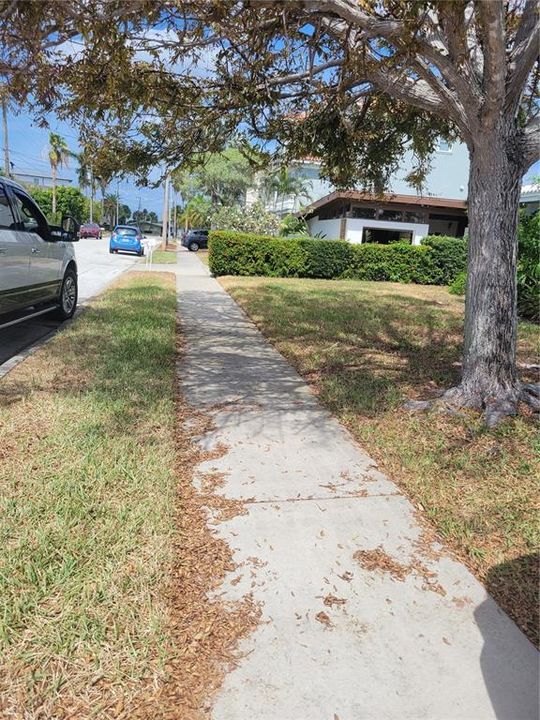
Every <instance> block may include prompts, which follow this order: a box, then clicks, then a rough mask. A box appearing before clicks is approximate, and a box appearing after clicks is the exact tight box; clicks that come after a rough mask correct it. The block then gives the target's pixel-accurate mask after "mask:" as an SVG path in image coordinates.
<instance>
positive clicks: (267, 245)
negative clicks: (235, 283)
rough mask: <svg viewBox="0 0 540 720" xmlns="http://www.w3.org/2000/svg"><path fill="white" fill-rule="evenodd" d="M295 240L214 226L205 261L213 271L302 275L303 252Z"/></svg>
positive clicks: (216, 273) (221, 272) (303, 267)
mask: <svg viewBox="0 0 540 720" xmlns="http://www.w3.org/2000/svg"><path fill="white" fill-rule="evenodd" d="M299 242H300V241H298V240H287V239H284V238H279V237H272V236H269V235H254V234H251V233H240V232H233V231H231V230H213V231H211V232H210V235H209V238H208V249H209V256H208V264H209V267H210V271H211V272H212V273H213V274H214V275H266V276H270V277H304V276H305V266H306V253H305V250H304V249H303V248H302V247H301V246H300V244H299Z"/></svg>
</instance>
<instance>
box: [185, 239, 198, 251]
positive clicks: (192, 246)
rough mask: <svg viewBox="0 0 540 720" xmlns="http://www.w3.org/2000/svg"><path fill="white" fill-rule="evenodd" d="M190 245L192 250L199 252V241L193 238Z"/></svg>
mask: <svg viewBox="0 0 540 720" xmlns="http://www.w3.org/2000/svg"><path fill="white" fill-rule="evenodd" d="M188 247H189V249H190V250H191V252H197V250H198V249H199V243H198V242H197V241H196V240H192V241H191V242H190V243H189V245H188Z"/></svg>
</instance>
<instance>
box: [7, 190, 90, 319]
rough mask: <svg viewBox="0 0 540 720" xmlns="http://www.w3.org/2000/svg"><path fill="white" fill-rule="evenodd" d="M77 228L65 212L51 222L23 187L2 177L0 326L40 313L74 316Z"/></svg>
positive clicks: (66, 317)
mask: <svg viewBox="0 0 540 720" xmlns="http://www.w3.org/2000/svg"><path fill="white" fill-rule="evenodd" d="M77 230H78V225H77V223H76V221H75V220H74V219H73V218H72V217H69V216H68V217H64V218H63V219H62V225H61V226H60V227H56V226H52V225H49V224H48V222H47V220H46V219H45V216H44V215H43V213H42V212H41V210H40V209H39V207H38V206H37V205H36V203H35V202H34V201H33V200H32V198H31V197H30V195H29V194H28V193H27V192H26V190H25V189H24V188H23V187H21V186H20V185H18V184H17V183H15V182H13V181H12V180H8V179H7V178H4V177H0V329H1V328H4V327H7V326H9V325H14V324H15V323H19V322H22V321H24V320H28V319H29V318H31V317H36V316H37V315H42V314H44V313H54V314H55V316H56V317H58V318H59V319H60V320H67V319H68V318H70V317H71V316H72V315H73V313H74V312H75V308H76V306H77V264H76V262H75V251H74V248H73V245H72V242H73V241H75V240H78V234H77Z"/></svg>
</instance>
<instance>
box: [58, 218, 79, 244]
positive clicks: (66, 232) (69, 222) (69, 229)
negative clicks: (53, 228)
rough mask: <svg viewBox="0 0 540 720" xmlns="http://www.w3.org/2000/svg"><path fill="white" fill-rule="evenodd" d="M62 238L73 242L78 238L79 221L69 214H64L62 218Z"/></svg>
mask: <svg viewBox="0 0 540 720" xmlns="http://www.w3.org/2000/svg"><path fill="white" fill-rule="evenodd" d="M61 224H62V240H66V241H67V242H75V241H77V240H78V239H79V228H80V227H81V226H80V225H79V223H78V222H77V221H76V220H75V218H74V217H72V216H71V215H64V217H63V218H62V223H61Z"/></svg>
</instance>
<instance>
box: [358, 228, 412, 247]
mask: <svg viewBox="0 0 540 720" xmlns="http://www.w3.org/2000/svg"><path fill="white" fill-rule="evenodd" d="M362 242H363V243H379V244H380V245H390V244H391V243H397V242H404V243H412V232H411V231H410V230H386V229H383V228H364V231H363V233H362Z"/></svg>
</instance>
